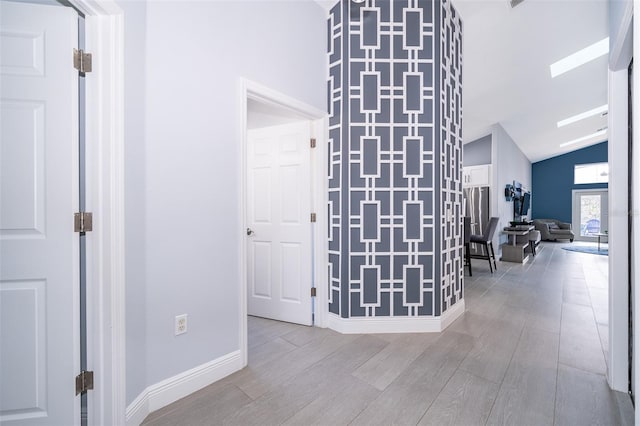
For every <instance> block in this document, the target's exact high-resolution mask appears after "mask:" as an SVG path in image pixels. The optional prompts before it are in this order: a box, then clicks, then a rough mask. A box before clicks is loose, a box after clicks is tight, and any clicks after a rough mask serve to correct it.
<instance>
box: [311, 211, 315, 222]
mask: <svg viewBox="0 0 640 426" xmlns="http://www.w3.org/2000/svg"><path fill="white" fill-rule="evenodd" d="M315 222H316V214H315V213H311V223H315Z"/></svg>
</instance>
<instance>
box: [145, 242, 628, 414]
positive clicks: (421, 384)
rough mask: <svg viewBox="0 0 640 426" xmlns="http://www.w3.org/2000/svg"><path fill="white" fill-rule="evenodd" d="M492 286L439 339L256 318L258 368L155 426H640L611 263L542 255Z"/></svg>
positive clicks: (507, 270)
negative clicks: (612, 352)
mask: <svg viewBox="0 0 640 426" xmlns="http://www.w3.org/2000/svg"><path fill="white" fill-rule="evenodd" d="M543 245H544V248H543V249H542V250H540V251H539V253H538V255H537V256H536V257H535V259H534V260H532V261H530V262H529V263H527V264H525V265H522V266H521V265H516V264H511V263H503V262H500V263H499V264H498V271H497V273H495V274H493V275H492V274H490V273H489V270H488V265H487V263H486V262H482V261H479V260H474V261H473V267H474V276H473V277H468V276H466V277H465V287H466V289H465V291H466V293H465V300H466V307H467V312H466V313H465V315H464V316H463V317H462V318H460V319H458V320H457V321H456V322H455V323H454V324H452V325H451V326H450V327H449V328H448V329H447V330H446V331H445V332H443V333H441V334H379V335H341V334H338V333H335V332H333V331H331V330H328V329H317V328H309V327H303V326H296V325H293V324H288V323H282V322H277V321H270V320H265V319H261V318H254V317H250V318H249V366H248V367H247V368H245V369H244V370H242V371H239V372H237V373H235V374H233V375H231V376H229V377H227V378H225V379H223V380H221V381H219V382H217V383H214V384H213V385H211V386H208V387H206V388H204V389H202V390H201V391H199V392H197V393H195V394H193V395H191V396H189V397H187V398H184V399H182V400H180V401H178V402H176V403H174V404H171V405H169V406H167V407H165V408H163V409H161V410H159V411H157V412H154V413H152V414H151V415H149V417H148V418H147V419H146V420H145V423H144V424H145V425H154V426H159V425H214V424H236V425H247V424H261V425H275V424H292V425H308V424H326V425H342V424H354V425H370V424H391V423H395V424H433V425H443V424H459V425H482V424H522V425H524V424H535V425H552V424H557V425H577V424H579V425H588V424H603V425H627V424H629V425H630V424H633V409H632V407H631V403H630V400H629V398H628V396H626V395H624V394H621V393H618V392H613V391H610V390H609V387H608V385H607V383H606V378H605V374H606V351H605V350H603V348H605V349H606V347H607V345H608V343H607V335H608V330H607V322H608V317H607V315H608V314H607V311H608V308H607V285H608V284H607V257H606V256H595V255H589V254H581V253H574V252H568V251H566V250H562V249H561V247H562V246H563V245H564V244H560V243H543Z"/></svg>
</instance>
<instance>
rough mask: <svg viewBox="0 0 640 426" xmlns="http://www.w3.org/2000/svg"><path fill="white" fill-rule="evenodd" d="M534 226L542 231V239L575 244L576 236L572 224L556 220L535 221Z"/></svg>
mask: <svg viewBox="0 0 640 426" xmlns="http://www.w3.org/2000/svg"><path fill="white" fill-rule="evenodd" d="M533 226H535V227H536V230H538V231H540V237H541V238H542V239H543V240H545V241H557V240H569V241H571V242H573V239H574V238H575V235H574V234H573V231H572V230H571V224H570V223H565V222H560V221H559V220H556V219H534V220H533Z"/></svg>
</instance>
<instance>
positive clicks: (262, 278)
mask: <svg viewBox="0 0 640 426" xmlns="http://www.w3.org/2000/svg"><path fill="white" fill-rule="evenodd" d="M309 135H310V123H309V122H299V123H293V124H285V125H280V126H273V127H267V128H262V129H254V130H249V131H248V135H247V174H248V176H247V198H248V199H247V216H248V217H247V226H248V230H247V233H248V234H249V235H247V239H248V242H247V250H248V253H247V265H248V269H249V270H248V271H247V281H248V291H247V295H248V299H249V300H248V312H249V315H256V316H260V317H265V318H271V319H277V320H281V321H288V322H294V323H298V324H305V325H311V314H312V312H311V309H312V307H311V286H312V281H311V280H312V270H311V254H312V253H311V222H310V214H311V170H310V167H311V158H310V157H311V152H310V145H309V137H310V136H309Z"/></svg>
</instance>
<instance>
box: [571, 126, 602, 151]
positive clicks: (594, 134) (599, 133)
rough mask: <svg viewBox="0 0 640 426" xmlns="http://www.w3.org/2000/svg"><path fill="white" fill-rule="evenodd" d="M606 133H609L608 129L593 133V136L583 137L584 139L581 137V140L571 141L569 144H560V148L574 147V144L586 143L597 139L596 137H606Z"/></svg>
mask: <svg viewBox="0 0 640 426" xmlns="http://www.w3.org/2000/svg"><path fill="white" fill-rule="evenodd" d="M605 133H607V129H606V128H604V129H600V130H598V131H597V132H595V133H592V134H590V135H587V136H583V137H581V138H578V139H574V140H572V141H569V142H565V143H561V144H560V147H561V148H563V147H565V146H567V145H573V144H574V143H578V142H582V141H586V140H587V139H591V138H595V137H596V136H602V135H604V134H605Z"/></svg>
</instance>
